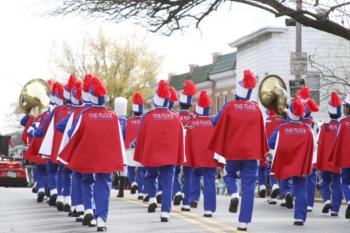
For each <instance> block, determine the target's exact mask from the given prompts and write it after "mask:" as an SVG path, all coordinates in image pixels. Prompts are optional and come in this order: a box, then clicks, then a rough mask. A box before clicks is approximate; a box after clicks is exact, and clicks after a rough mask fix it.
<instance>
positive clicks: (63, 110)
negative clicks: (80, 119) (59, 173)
mask: <svg viewBox="0 0 350 233" xmlns="http://www.w3.org/2000/svg"><path fill="white" fill-rule="evenodd" d="M71 111H72V107H71V106H68V105H62V106H57V107H56V109H55V113H54V114H55V116H54V118H53V119H54V120H55V122H54V125H55V128H54V136H53V142H52V143H53V144H52V152H51V156H50V160H51V162H53V163H58V161H57V154H58V150H59V148H60V145H61V141H62V137H63V132H61V131H58V130H57V129H56V125H57V124H58V123H59V122H60V121H61V120H63V119H64V118H66V117H67V116H68V115H69V113H71Z"/></svg>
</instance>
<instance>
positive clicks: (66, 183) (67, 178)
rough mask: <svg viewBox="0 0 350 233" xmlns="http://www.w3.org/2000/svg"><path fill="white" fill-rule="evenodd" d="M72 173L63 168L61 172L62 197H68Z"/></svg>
mask: <svg viewBox="0 0 350 233" xmlns="http://www.w3.org/2000/svg"><path fill="white" fill-rule="evenodd" d="M72 173H73V171H72V170H70V169H69V168H66V167H63V170H62V181H63V191H62V195H63V196H64V197H67V196H70V193H71V187H72Z"/></svg>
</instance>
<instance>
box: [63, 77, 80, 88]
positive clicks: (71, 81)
mask: <svg viewBox="0 0 350 233" xmlns="http://www.w3.org/2000/svg"><path fill="white" fill-rule="evenodd" d="M76 80H77V78H76V77H75V75H74V74H71V75H70V76H69V79H68V83H67V85H66V86H65V88H66V90H67V91H71V90H72V89H73V87H74V84H75V82H76Z"/></svg>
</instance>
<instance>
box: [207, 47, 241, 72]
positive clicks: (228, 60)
mask: <svg viewBox="0 0 350 233" xmlns="http://www.w3.org/2000/svg"><path fill="white" fill-rule="evenodd" d="M235 69H236V53H235V52H233V53H228V54H224V55H221V56H219V57H218V60H217V62H216V63H215V65H214V66H213V68H212V69H211V70H210V72H209V74H218V73H223V72H225V71H228V70H235Z"/></svg>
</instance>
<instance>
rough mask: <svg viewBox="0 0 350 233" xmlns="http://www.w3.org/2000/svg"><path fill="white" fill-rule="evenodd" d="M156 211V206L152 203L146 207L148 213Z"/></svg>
mask: <svg viewBox="0 0 350 233" xmlns="http://www.w3.org/2000/svg"><path fill="white" fill-rule="evenodd" d="M156 209H157V204H156V203H152V204H150V205H149V206H148V213H154V212H156Z"/></svg>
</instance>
